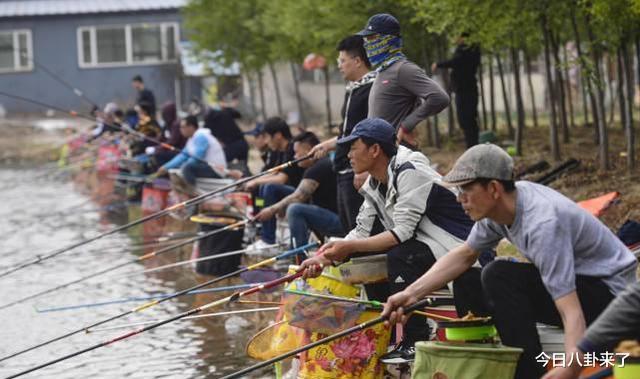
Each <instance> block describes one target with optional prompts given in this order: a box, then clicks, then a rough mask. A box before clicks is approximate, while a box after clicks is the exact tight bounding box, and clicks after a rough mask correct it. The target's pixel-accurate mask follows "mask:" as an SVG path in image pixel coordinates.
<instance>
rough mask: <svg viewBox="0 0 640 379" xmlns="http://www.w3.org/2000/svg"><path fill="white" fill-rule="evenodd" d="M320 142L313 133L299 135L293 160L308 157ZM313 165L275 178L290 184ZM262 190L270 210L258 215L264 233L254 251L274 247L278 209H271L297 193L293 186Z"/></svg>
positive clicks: (291, 169)
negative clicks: (292, 179) (269, 246)
mask: <svg viewBox="0 0 640 379" xmlns="http://www.w3.org/2000/svg"><path fill="white" fill-rule="evenodd" d="M319 142H320V141H318V137H316V135H315V134H313V133H311V132H303V133H301V134H299V135H297V136H296V137H295V138H294V139H293V151H294V156H293V159H299V158H303V157H305V156H306V155H308V154H309V152H310V151H311V149H312V148H313V147H314V146H315V145H317V144H318V143H319ZM312 163H313V161H310V160H305V161H302V162H300V163H299V164H297V165H295V166H292V167H288V168H286V169H284V170H283V171H282V172H279V173H277V174H275V175H273V176H276V177H278V178H279V179H280V180H281V181H282V182H285V183H290V180H289V177H293V176H298V175H300V174H299V172H302V173H303V172H304V170H305V169H307V168H308V167H309V166H311V164H312ZM300 176H302V175H300ZM297 182H298V184H297V188H300V181H299V180H298V181H297ZM333 183H334V184H335V180H334V181H333ZM307 184H308V183H307ZM260 189H261V191H260V193H261V196H262V199H263V200H264V207H265V209H268V210H267V211H266V212H264V213H263V212H260V213H259V214H258V215H256V218H258V217H259V220H260V221H262V231H261V233H260V240H259V241H257V242H256V243H254V244H253V245H252V248H251V250H253V249H254V248H255V249H257V248H260V247H262V246H267V245H272V244H274V243H275V242H276V219H275V218H274V217H273V216H274V215H275V213H276V212H275V210H276V209H277V208H271V209H269V208H270V207H271V206H272V205H275V204H276V203H278V202H279V201H280V200H282V199H284V198H286V197H287V196H289V195H291V194H293V193H294V192H296V187H293V186H292V185H287V184H278V183H269V184H264V185H262V186H261V187H260ZM307 189H308V188H307V187H305V188H303V190H307ZM334 193H335V191H334ZM299 194H300V193H298V195H295V196H296V197H298V196H299ZM278 207H279V206H278ZM285 207H286V204H285V205H284V207H282V208H280V209H281V210H284V208H285ZM334 208H335V204H334ZM332 230H333V229H332ZM296 243H297V244H298V245H300V243H299V242H296Z"/></svg>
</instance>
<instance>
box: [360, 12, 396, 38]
mask: <svg viewBox="0 0 640 379" xmlns="http://www.w3.org/2000/svg"><path fill="white" fill-rule="evenodd" d="M356 34H357V35H359V36H363V37H366V36H370V35H372V34H387V35H394V36H399V35H400V23H399V22H398V20H397V19H396V18H395V17H393V16H392V15H390V14H388V13H378V14H376V15H373V16H371V18H370V19H369V21H367V26H365V27H364V29H362V30H361V31H359V32H358V33H356Z"/></svg>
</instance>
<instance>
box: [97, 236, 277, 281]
mask: <svg viewBox="0 0 640 379" xmlns="http://www.w3.org/2000/svg"><path fill="white" fill-rule="evenodd" d="M278 246H280V245H278V244H273V245H267V246H263V247H260V248H257V249H241V250H234V251H228V252H226V253H221V254H216V255H210V256H207V257H200V258H194V259H187V260H184V261H180V262H175V263H169V264H166V265H163V266H158V267H154V268H150V269H146V270H140V271H132V272H123V273H122V274H118V275H113V276H110V277H109V280H111V279H119V278H123V277H128V276H133V275H141V274H150V273H153V272H158V271H163V270H167V269H170V268H176V267H181V266H184V265H188V264H192V263H199V262H204V261H210V260H213V259H219V258H224V257H230V256H233V255H238V254H244V253H246V252H247V251H248V250H252V251H261V250H270V249H273V248H276V247H278Z"/></svg>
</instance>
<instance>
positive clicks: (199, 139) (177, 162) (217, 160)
mask: <svg viewBox="0 0 640 379" xmlns="http://www.w3.org/2000/svg"><path fill="white" fill-rule="evenodd" d="M180 133H182V135H183V136H184V137H185V138H187V143H186V145H185V147H184V149H182V151H181V152H180V154H178V155H176V156H175V157H174V158H173V159H171V160H170V161H169V162H167V163H165V164H164V165H163V166H161V167H160V168H159V169H158V171H157V172H156V174H157V175H165V174H167V173H168V172H169V169H172V168H180V170H181V173H182V178H183V179H184V181H185V182H186V183H187V184H188V185H190V186H194V185H195V183H196V178H197V177H198V178H221V177H223V176H225V175H224V174H225V172H226V169H227V161H226V160H225V156H224V151H223V150H222V146H220V143H219V142H218V140H217V139H216V138H215V137H214V136H212V135H211V131H210V130H209V129H205V128H200V129H198V119H197V118H196V117H195V116H187V117H186V118H184V119H183V120H182V121H181V123H180ZM203 161H205V162H207V163H205V162H203ZM190 190H191V191H188V192H192V189H190Z"/></svg>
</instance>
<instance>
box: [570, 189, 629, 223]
mask: <svg viewBox="0 0 640 379" xmlns="http://www.w3.org/2000/svg"><path fill="white" fill-rule="evenodd" d="M619 196H620V192H617V191H616V192H609V193H607V194H605V195H602V196H598V197H594V198H593V199H588V200H584V201H579V202H578V205H579V206H581V207H582V208H583V209H584V210H586V211H588V212H589V213H591V214H592V215H594V216H596V217H600V216H602V213H604V211H605V210H606V209H607V208H609V206H610V205H611V203H612V202H613V201H614V200H616V199H617V198H618V197H619Z"/></svg>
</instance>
